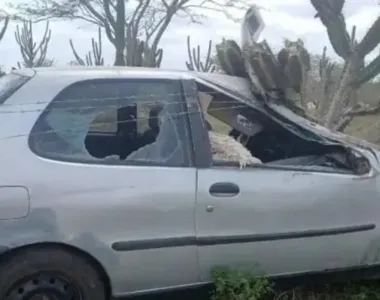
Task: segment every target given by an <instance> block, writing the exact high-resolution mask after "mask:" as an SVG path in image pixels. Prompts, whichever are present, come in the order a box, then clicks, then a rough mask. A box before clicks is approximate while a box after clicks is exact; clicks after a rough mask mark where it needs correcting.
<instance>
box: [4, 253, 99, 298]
mask: <svg viewBox="0 0 380 300" xmlns="http://www.w3.org/2000/svg"><path fill="white" fill-rule="evenodd" d="M0 299H2V300H63V299H64V300H66V299H67V300H106V292H105V287H104V283H103V282H102V280H101V277H100V276H99V274H98V273H97V271H96V270H95V269H94V268H93V267H92V266H91V265H90V263H89V262H86V260H85V259H82V258H81V257H79V256H77V255H75V254H72V253H70V252H69V251H65V250H63V249H57V248H50V247H47V248H30V249H25V250H22V251H20V252H16V253H15V254H14V255H12V254H10V256H9V257H7V258H6V260H5V261H4V263H2V264H0Z"/></svg>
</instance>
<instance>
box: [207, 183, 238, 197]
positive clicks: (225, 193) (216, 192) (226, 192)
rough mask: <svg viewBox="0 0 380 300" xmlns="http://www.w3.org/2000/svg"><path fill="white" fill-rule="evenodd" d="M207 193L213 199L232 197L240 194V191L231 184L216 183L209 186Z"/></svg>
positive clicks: (236, 186)
mask: <svg viewBox="0 0 380 300" xmlns="http://www.w3.org/2000/svg"><path fill="white" fill-rule="evenodd" d="M209 193H210V194H211V195H213V196H215V197H233V196H236V195H237V194H239V193H240V189H239V186H238V185H236V184H235V183H232V182H217V183H214V184H213V185H212V186H210V189H209Z"/></svg>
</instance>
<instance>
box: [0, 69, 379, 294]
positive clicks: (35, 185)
mask: <svg viewBox="0 0 380 300" xmlns="http://www.w3.org/2000/svg"><path fill="white" fill-rule="evenodd" d="M17 72H27V73H28V74H30V75H31V76H33V78H32V79H31V80H30V81H28V82H27V83H26V84H25V85H24V86H23V87H22V88H21V89H19V90H18V91H17V92H15V93H14V94H13V95H12V96H11V97H10V99H9V100H8V101H6V103H5V104H4V105H0V114H1V115H2V117H1V119H0V122H1V124H2V125H3V126H0V142H1V143H2V145H1V147H0V158H1V164H2V170H7V171H6V172H0V185H2V186H16V185H17V186H22V187H26V188H27V190H28V195H29V198H30V207H29V214H28V215H27V216H25V217H24V218H22V219H12V220H0V245H1V247H0V248H1V250H4V251H5V250H6V249H12V248H17V247H21V246H25V245H31V244H36V243H46V242H50V243H60V244H65V245H69V246H71V247H74V248H78V249H80V250H82V251H84V252H85V253H88V254H89V255H91V256H92V257H94V258H95V259H96V260H97V261H98V262H99V263H100V265H102V266H103V267H104V269H105V271H106V272H107V274H108V276H109V278H110V281H111V289H112V294H113V295H114V296H122V295H127V294H135V293H144V292H147V291H160V290H165V289H169V288H173V287H185V286H191V285H197V284H203V283H206V282H208V281H209V280H210V278H209V271H210V268H211V267H213V266H215V265H219V264H225V263H227V264H230V265H235V266H240V265H244V266H246V265H250V264H251V265H256V264H257V263H258V261H259V264H261V268H262V269H263V271H266V272H269V275H279V274H295V273H300V272H305V271H311V270H313V271H321V270H322V271H323V270H326V269H334V268H343V269H344V268H348V267H351V266H354V265H356V266H358V265H367V264H368V265H375V264H378V263H379V257H380V256H379V255H378V254H379V253H378V249H379V246H380V231H379V228H380V227H379V214H378V211H379V208H380V207H379V206H380V199H379V178H378V172H379V166H378V161H377V158H376V156H375V155H373V153H372V151H369V150H368V149H366V148H362V147H359V146H357V148H355V147H356V146H355V147H354V146H353V147H354V148H355V149H357V150H358V151H361V152H362V153H363V154H364V155H365V156H366V157H368V159H369V160H370V161H371V164H372V167H373V169H372V170H371V172H370V173H368V174H365V175H346V174H335V173H332V174H328V173H323V172H316V171H315V170H314V171H313V170H297V169H296V170H294V169H289V170H284V169H278V168H276V167H270V166H268V167H265V166H263V167H260V168H247V169H244V170H238V169H236V168H234V167H231V168H226V167H223V168H221V167H211V154H210V151H209V147H210V145H209V141H208V137H207V132H206V131H205V129H204V127H203V124H202V116H201V114H199V103H198V102H197V89H196V80H197V81H198V82H202V83H205V84H211V85H213V86H214V87H217V88H219V90H220V91H221V92H223V93H225V94H227V95H228V96H230V97H233V98H234V99H236V100H239V101H241V102H243V103H245V104H247V105H250V106H253V107H255V108H256V109H258V110H260V111H262V112H263V113H266V114H273V117H274V118H275V117H276V116H275V114H274V110H270V109H269V108H268V105H269V104H264V103H262V102H260V101H256V100H255V99H253V97H251V98H250V96H249V95H250V94H249V85H247V81H246V80H245V79H241V78H236V77H228V76H224V75H220V74H204V73H196V72H183V71H157V70H156V69H145V68H118V67H110V68H106V67H96V68H95V67H94V68H46V69H44V68H42V69H36V70H35V75H33V74H34V73H33V72H31V71H30V70H21V71H17ZM104 78H107V79H112V78H114V79H120V78H125V79H127V78H159V79H173V80H182V84H183V91H184V93H185V94H186V98H187V99H186V100H187V112H188V113H189V114H188V116H187V118H188V121H189V124H188V125H189V128H190V129H191V134H190V136H191V141H189V143H190V145H191V147H192V150H193V163H194V166H189V167H186V168H185V167H184V168H172V167H153V166H119V165H112V166H111V165H95V164H92V165H89V164H83V163H73V162H61V161H55V160H51V159H47V158H42V157H39V156H37V155H36V154H34V153H33V152H32V151H31V150H30V148H29V145H28V136H29V134H30V131H31V129H32V127H33V126H34V124H35V122H36V120H37V119H38V117H39V116H40V114H41V112H42V111H43V110H44V109H46V106H47V105H48V104H49V102H50V101H51V100H52V99H53V98H54V97H55V96H56V95H57V94H58V93H59V92H60V91H61V90H62V89H64V88H65V87H67V86H68V85H70V84H73V83H75V82H78V81H82V80H92V79H104ZM46 82H48V83H49V84H48V85H46ZM223 82H225V85H224V84H223ZM223 85H224V87H223ZM41 87H44V88H41ZM35 95H38V99H36V96H35ZM282 115H283V116H286V113H283V114H282ZM15 116H16V117H15ZM284 118H285V119H286V118H289V120H288V119H286V120H287V121H288V122H293V121H294V120H295V119H294V118H293V117H291V116H290V115H288V116H286V117H284ZM292 118H293V119H292ZM292 120H293V121H292ZM302 122H303V121H302ZM305 122H306V121H305ZM5 125H6V126H5ZM305 126H306V125H305ZM306 127H307V126H306ZM307 128H308V130H312V129H311V128H312V127H307ZM318 134H319V133H318ZM350 145H351V144H350ZM220 182H222V183H223V182H232V183H235V184H236V185H237V186H238V187H239V189H240V191H239V194H238V195H237V196H232V197H215V196H212V195H210V193H209V189H210V186H211V185H212V184H214V183H220ZM274 184H276V189H275V188H273V186H274ZM209 206H211V211H208V210H210V207H209ZM312 230H314V235H312V236H311V233H310V232H311V231H312ZM305 232H306V233H308V234H306V235H305ZM315 232H317V233H318V234H319V235H318V234H317V235H316V234H315ZM289 233H293V234H298V236H297V238H294V235H292V236H291V237H292V238H285V237H286V234H288V235H289ZM301 233H302V234H304V235H303V236H302V235H301V236H300V234H301ZM273 236H275V237H276V238H273ZM263 237H266V240H260V238H261V239H262V238H263ZM268 237H271V239H268ZM278 237H280V238H278ZM233 239H235V241H233V243H232V242H231V240H233ZM236 239H238V240H236ZM239 239H240V240H239ZM247 239H248V241H247ZM236 241H239V242H236ZM217 242H218V243H219V244H222V245H219V246H218V245H217ZM227 242H228V243H227ZM273 249H275V251H273ZM259 267H260V266H259Z"/></svg>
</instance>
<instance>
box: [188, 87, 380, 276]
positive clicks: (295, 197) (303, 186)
mask: <svg viewBox="0 0 380 300" xmlns="http://www.w3.org/2000/svg"><path fill="white" fill-rule="evenodd" d="M188 85H191V84H190V83H188ZM194 90H195V87H194V86H193V91H194ZM189 93H190V89H189ZM193 98H196V96H195V95H194V96H193ZM193 101H194V99H193ZM198 111H199V110H198ZM194 115H195V114H193V117H192V119H190V120H191V121H192V122H193V123H194V122H203V118H202V117H199V118H198V119H195V117H194ZM192 127H193V128H194V127H195V125H194V124H192ZM202 128H205V126H203V127H202ZM203 130H204V129H203ZM199 135H200V136H204V133H200V134H199ZM206 136H207V135H206ZM194 148H195V149H196V152H199V153H198V155H199V156H201V155H203V157H204V160H203V161H201V160H200V161H199V165H198V171H197V196H196V209H195V219H196V221H195V225H196V236H197V245H198V258H199V266H200V273H201V278H202V280H203V281H208V280H209V279H210V271H211V270H212V268H213V267H216V266H232V267H248V268H251V270H252V271H257V272H260V273H264V274H267V275H285V274H295V273H302V272H309V271H323V270H328V269H340V268H349V267H353V266H355V265H358V264H359V263H360V262H362V261H363V259H364V256H365V253H366V251H367V248H368V247H369V241H371V240H372V239H373V238H375V231H374V230H373V229H374V227H375V223H376V220H377V211H378V209H379V203H378V202H379V201H378V199H377V188H376V184H375V181H373V180H372V181H371V180H368V181H367V180H357V179H359V177H357V176H355V175H348V174H338V173H336V174H335V173H323V172H317V171H314V170H312V169H310V170H307V169H303V170H300V169H297V168H291V167H290V168H283V167H276V166H268V165H258V166H255V167H246V168H243V169H240V168H239V166H233V165H231V164H225V165H221V164H218V165H215V164H214V163H213V162H212V159H211V152H210V142H209V141H208V140H207V137H206V138H204V139H198V141H197V144H196V145H195V147H194ZM363 190H366V191H367V192H368V194H367V196H368V197H365V198H363V196H362V192H363Z"/></svg>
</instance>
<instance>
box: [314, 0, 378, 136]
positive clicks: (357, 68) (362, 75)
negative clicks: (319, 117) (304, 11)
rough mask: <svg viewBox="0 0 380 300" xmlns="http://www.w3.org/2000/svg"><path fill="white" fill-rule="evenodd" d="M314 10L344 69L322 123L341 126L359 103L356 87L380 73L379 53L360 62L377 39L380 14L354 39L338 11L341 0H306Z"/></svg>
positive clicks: (353, 31) (354, 29)
mask: <svg viewBox="0 0 380 300" xmlns="http://www.w3.org/2000/svg"><path fill="white" fill-rule="evenodd" d="M310 1H311V4H312V5H313V6H314V8H315V9H316V11H317V15H316V16H317V17H319V18H320V20H321V22H322V24H323V25H324V26H325V27H326V30H327V34H328V37H329V40H330V43H331V45H332V47H333V49H334V51H335V52H336V54H338V55H339V56H340V57H341V58H342V59H343V60H344V69H343V71H342V74H341V76H340V79H339V82H338V83H337V87H336V90H335V92H334V94H333V95H332V98H331V104H330V106H329V108H328V110H327V114H326V119H325V125H326V126H327V127H329V128H336V129H342V124H347V122H349V120H350V119H352V117H353V116H354V112H353V111H352V109H350V110H349V112H348V111H347V109H348V108H350V107H351V108H352V107H355V108H356V110H358V106H360V105H361V104H360V103H358V102H357V99H356V91H357V90H358V89H359V88H360V87H361V86H362V85H363V84H364V83H366V82H368V81H370V80H372V79H373V78H374V77H375V76H377V75H378V74H379V73H380V55H378V56H377V57H376V58H375V59H374V60H372V62H370V63H369V64H368V65H365V64H364V61H365V57H366V56H367V55H368V54H369V53H370V52H372V51H373V50H374V49H375V48H376V47H377V46H378V45H379V43H380V35H379V34H378V33H379V32H380V17H378V18H377V20H376V21H375V22H374V23H373V25H372V26H371V27H370V28H369V30H368V31H367V33H366V34H365V36H364V38H363V39H362V40H361V41H360V42H357V40H356V37H355V32H356V27H354V28H353V30H352V32H351V35H350V34H349V33H348V32H347V29H346V22H345V19H344V16H343V14H342V8H343V6H344V3H345V1H344V0H336V1H333V0H310Z"/></svg>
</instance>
